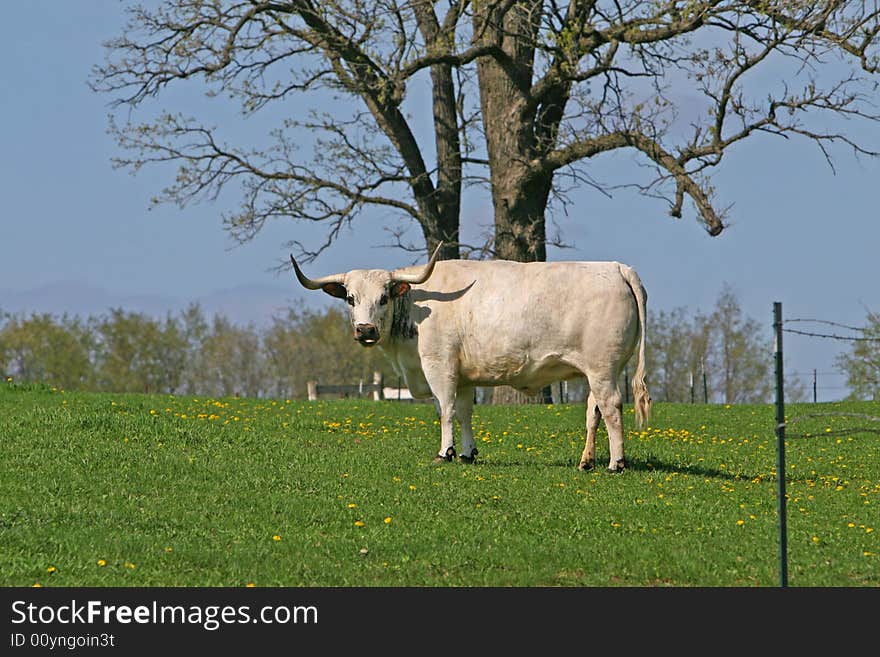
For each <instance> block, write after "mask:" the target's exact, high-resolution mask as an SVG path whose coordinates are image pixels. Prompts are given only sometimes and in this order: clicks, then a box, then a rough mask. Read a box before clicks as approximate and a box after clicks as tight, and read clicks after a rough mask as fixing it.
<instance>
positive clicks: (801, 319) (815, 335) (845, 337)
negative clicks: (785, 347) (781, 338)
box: [782, 317, 880, 342]
mask: <svg viewBox="0 0 880 657" xmlns="http://www.w3.org/2000/svg"><path fill="white" fill-rule="evenodd" d="M795 322H805V323H810V324H825V325H827V326H837V327H838V328H844V329H846V330H848V331H859V332H861V333H865V332H866V331H868V330H869V329H868V328H867V327H864V326H850V325H849V324H841V323H840V322H832V321H830V320H827V319H807V318H805V317H793V318H791V319H786V320H783V322H782V323H783V324H793V323H795ZM782 330H783V331H785V332H786V333H795V334H797V335H806V336H808V337H811V338H827V339H830V340H844V341H847V342H880V338H872V337H865V336H852V335H838V334H836V333H816V332H813V331H800V330H798V329H790V328H783V329H782Z"/></svg>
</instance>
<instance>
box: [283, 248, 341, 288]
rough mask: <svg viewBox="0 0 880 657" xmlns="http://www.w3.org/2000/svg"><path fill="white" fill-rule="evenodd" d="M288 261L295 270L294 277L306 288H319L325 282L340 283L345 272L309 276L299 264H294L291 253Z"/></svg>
mask: <svg viewBox="0 0 880 657" xmlns="http://www.w3.org/2000/svg"><path fill="white" fill-rule="evenodd" d="M290 262H291V264H292V265H293V271H294V272H296V277H297V279H299V282H300V284H301V285H302V286H303V287H304V288H306V289H308V290H320V289H321V287H323V286H324V285H326V284H327V283H340V284H341V283H342V281H343V279H344V278H345V274H333V275H332V276H325V277H324V278H309V277H308V276H306V275H305V274H303V273H302V270H301V269H300V268H299V265H298V264H296V260H294V259H293V254H291V255H290Z"/></svg>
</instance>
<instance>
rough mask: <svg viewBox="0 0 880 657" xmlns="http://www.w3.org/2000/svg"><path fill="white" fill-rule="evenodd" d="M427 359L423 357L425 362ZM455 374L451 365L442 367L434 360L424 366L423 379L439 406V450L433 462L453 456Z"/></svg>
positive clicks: (448, 459)
mask: <svg viewBox="0 0 880 657" xmlns="http://www.w3.org/2000/svg"><path fill="white" fill-rule="evenodd" d="M425 360H427V359H423V362H425ZM456 378H457V377H456V376H455V374H454V369H452V368H451V367H442V366H441V364H440V363H437V362H436V361H434V362H430V361H429V364H428V366H427V367H425V379H426V380H427V381H428V385H429V386H430V387H431V391H432V392H433V393H434V399H436V400H437V404H438V405H439V406H440V452H439V453H438V454H437V456H436V457H434V462H435V463H441V462H443V461H452V460H453V459H454V458H455V434H454V433H453V423H454V420H455V399H456V387H457V386H456Z"/></svg>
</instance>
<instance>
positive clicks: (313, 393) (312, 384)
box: [306, 381, 318, 401]
mask: <svg viewBox="0 0 880 657" xmlns="http://www.w3.org/2000/svg"><path fill="white" fill-rule="evenodd" d="M306 388H308V391H309V401H317V400H318V382H317V381H309V382H307V383H306Z"/></svg>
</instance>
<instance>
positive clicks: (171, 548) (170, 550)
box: [165, 545, 174, 552]
mask: <svg viewBox="0 0 880 657" xmlns="http://www.w3.org/2000/svg"><path fill="white" fill-rule="evenodd" d="M173 550H174V548H173V547H171V546H170V545H169V546H167V547H166V548H165V551H166V552H172V551H173Z"/></svg>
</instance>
